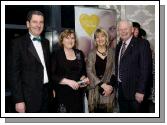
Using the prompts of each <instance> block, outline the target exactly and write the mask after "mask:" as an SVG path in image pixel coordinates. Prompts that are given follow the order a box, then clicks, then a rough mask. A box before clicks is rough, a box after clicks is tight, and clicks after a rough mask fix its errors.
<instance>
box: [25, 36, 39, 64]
mask: <svg viewBox="0 0 167 125" xmlns="http://www.w3.org/2000/svg"><path fill="white" fill-rule="evenodd" d="M26 41H27V43H28V51H29V52H30V53H31V54H32V55H33V56H34V57H35V58H36V59H37V61H38V62H40V63H41V60H40V58H39V56H38V53H37V51H36V49H35V47H34V45H33V43H32V40H31V39H30V36H29V34H28V35H27V36H26Z"/></svg>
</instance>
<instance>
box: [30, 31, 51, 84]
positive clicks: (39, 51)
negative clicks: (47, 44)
mask: <svg viewBox="0 0 167 125" xmlns="http://www.w3.org/2000/svg"><path fill="white" fill-rule="evenodd" d="M34 37H35V36H34V35H32V34H31V33H30V38H31V40H32V43H33V45H34V47H35V49H36V51H37V54H38V56H39V59H40V61H41V63H42V65H43V67H44V70H43V71H44V78H43V81H44V84H45V83H48V81H49V80H48V74H47V71H46V64H45V60H44V54H43V49H42V45H41V42H39V41H36V40H35V41H34V40H33V38H34Z"/></svg>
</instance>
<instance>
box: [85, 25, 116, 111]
mask: <svg viewBox="0 0 167 125" xmlns="http://www.w3.org/2000/svg"><path fill="white" fill-rule="evenodd" d="M94 43H95V48H94V49H93V50H91V51H90V52H89V54H88V58H87V63H86V69H87V75H88V78H89V80H90V85H89V86H88V89H89V92H88V104H89V112H97V113H105V112H113V109H114V104H115V90H114V85H115V75H114V70H115V68H114V61H115V60H114V50H112V49H111V48H109V45H108V34H107V33H106V31H105V30H104V29H102V28H98V29H97V30H96V31H95V33H94Z"/></svg>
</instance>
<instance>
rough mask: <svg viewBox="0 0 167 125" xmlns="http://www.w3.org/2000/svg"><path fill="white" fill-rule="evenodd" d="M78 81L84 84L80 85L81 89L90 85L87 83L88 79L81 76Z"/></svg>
mask: <svg viewBox="0 0 167 125" xmlns="http://www.w3.org/2000/svg"><path fill="white" fill-rule="evenodd" d="M80 80H82V81H83V82H84V83H83V84H80V87H81V88H82V87H86V86H87V85H89V84H90V81H89V79H88V77H85V76H82V77H81V78H80Z"/></svg>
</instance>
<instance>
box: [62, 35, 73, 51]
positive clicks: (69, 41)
mask: <svg viewBox="0 0 167 125" xmlns="http://www.w3.org/2000/svg"><path fill="white" fill-rule="evenodd" d="M62 44H63V46H64V48H67V49H72V48H73V47H74V45H75V36H74V34H73V33H71V34H69V35H68V36H67V37H64V38H63V41H62Z"/></svg>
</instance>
